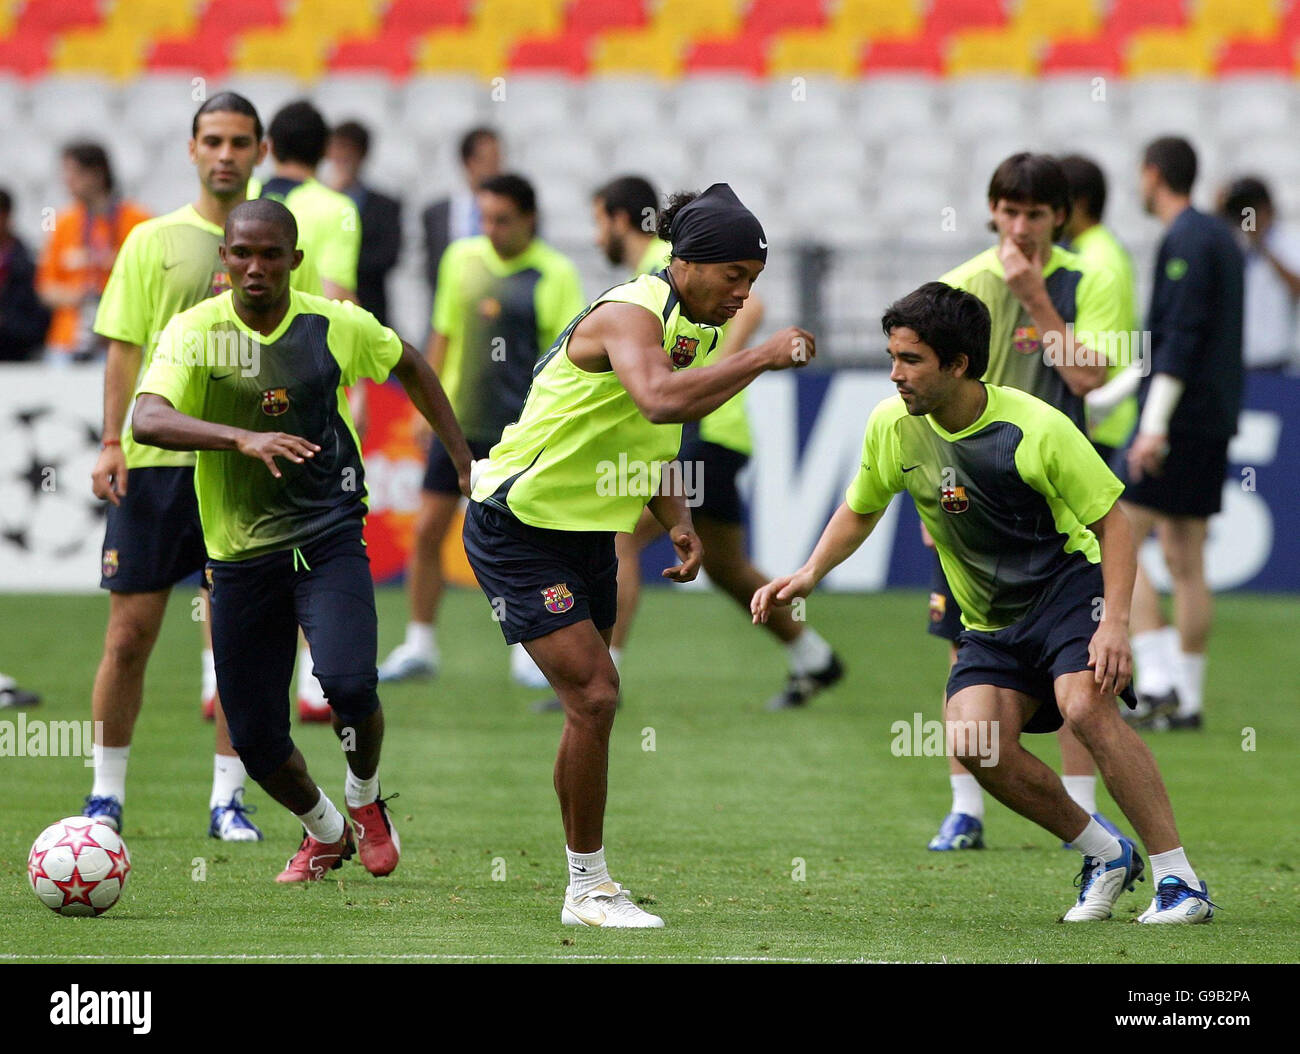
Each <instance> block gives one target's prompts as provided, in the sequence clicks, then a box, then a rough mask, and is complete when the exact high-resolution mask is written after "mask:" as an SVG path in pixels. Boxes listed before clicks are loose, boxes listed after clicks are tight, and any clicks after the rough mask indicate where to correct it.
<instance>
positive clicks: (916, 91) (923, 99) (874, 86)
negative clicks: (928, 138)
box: [850, 76, 940, 143]
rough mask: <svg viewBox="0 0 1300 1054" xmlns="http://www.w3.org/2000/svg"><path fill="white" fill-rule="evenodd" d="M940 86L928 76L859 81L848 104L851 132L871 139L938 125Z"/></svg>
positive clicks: (880, 139)
mask: <svg viewBox="0 0 1300 1054" xmlns="http://www.w3.org/2000/svg"><path fill="white" fill-rule="evenodd" d="M939 96H940V88H939V85H937V84H936V83H935V81H934V78H932V77H912V76H882V77H871V78H869V79H868V80H865V81H863V82H861V84H860V85H859V86H858V87H857V90H856V91H854V92H853V99H852V101H851V103H850V110H851V111H852V117H851V131H852V133H853V134H856V135H858V136H862V137H865V138H866V139H868V140H870V141H871V142H875V143H878V142H883V141H885V140H887V139H889V138H890V137H892V136H894V135H897V134H898V133H900V132H902V133H909V132H915V131H916V130H918V129H926V128H934V127H936V126H937V125H938V124H939Z"/></svg>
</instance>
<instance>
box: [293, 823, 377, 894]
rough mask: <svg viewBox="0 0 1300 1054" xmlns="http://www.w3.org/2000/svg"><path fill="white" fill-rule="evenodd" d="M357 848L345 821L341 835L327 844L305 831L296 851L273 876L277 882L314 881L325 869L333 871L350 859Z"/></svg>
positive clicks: (319, 877)
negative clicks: (282, 868) (281, 869)
mask: <svg viewBox="0 0 1300 1054" xmlns="http://www.w3.org/2000/svg"><path fill="white" fill-rule="evenodd" d="M356 850H357V846H356V843H355V842H354V841H353V840H352V828H350V827H349V826H348V825H347V822H346V821H345V822H344V824H343V837H342V838H340V839H339V840H338V841H337V842H331V843H329V844H328V845H327V844H326V843H324V842H318V841H316V839H315V838H313V837H312V836H311V835H309V834H307V833H306V832H305V831H304V832H303V836H302V844H301V845H300V846H298V851H297V852H296V853H294V854H293V856H291V857H290V858H289V862H288V863H287V864H285V865H284V870H283V871H281V872H280V873H279V874H278V875H276V876H275V880H276V881H277V882H316V881H318V880H319V879H322V878H324V877H325V872H326V871H334V870H337V869H338V868H340V867H342V866H343V861H344V860H351V859H352V854H353V853H355V852H356Z"/></svg>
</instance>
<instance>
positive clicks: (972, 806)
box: [948, 772, 984, 820]
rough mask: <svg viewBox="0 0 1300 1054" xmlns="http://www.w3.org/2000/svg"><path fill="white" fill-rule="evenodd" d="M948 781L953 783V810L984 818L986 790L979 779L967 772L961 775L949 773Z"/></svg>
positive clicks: (976, 817)
mask: <svg viewBox="0 0 1300 1054" xmlns="http://www.w3.org/2000/svg"><path fill="white" fill-rule="evenodd" d="M948 782H949V783H951V784H952V811H953V812H961V813H965V814H966V815H967V816H974V817H975V819H977V820H982V819H984V792H983V791H982V790H981V789H980V785H979V780H977V779H976V778H975V777H974V776H972V775H971V774H970V773H969V772H965V773H962V775H960V776H953V775H951V774H949V776H948Z"/></svg>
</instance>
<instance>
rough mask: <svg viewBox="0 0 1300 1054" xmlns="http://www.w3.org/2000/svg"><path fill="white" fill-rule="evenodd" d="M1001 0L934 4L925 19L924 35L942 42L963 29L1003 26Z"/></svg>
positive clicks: (947, 0)
mask: <svg viewBox="0 0 1300 1054" xmlns="http://www.w3.org/2000/svg"><path fill="white" fill-rule="evenodd" d="M1006 21H1007V16H1006V12H1005V11H1004V10H1003V7H1002V0H944V2H943V3H937V4H934V5H933V6H932V7H931V8H930V10H929V12H928V14H927V15H926V18H925V35H926V36H929V37H934V38H936V39H940V40H942V39H943V38H944V37H947V36H951V35H952V34H953V33H957V32H960V31H961V30H964V29H976V28H983V29H994V28H997V27H1000V26H1005V25H1006Z"/></svg>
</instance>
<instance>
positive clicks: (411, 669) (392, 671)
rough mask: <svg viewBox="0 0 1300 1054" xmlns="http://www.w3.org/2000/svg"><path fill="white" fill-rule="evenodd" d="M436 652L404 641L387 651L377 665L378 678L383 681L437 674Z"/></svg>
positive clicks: (391, 681) (411, 678) (408, 679)
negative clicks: (383, 658) (415, 646)
mask: <svg viewBox="0 0 1300 1054" xmlns="http://www.w3.org/2000/svg"><path fill="white" fill-rule="evenodd" d="M438 658H439V656H438V652H437V649H434V650H433V651H424V650H421V649H418V648H413V647H411V646H410V645H409V644H407V643H406V642H405V641H403V642H402V643H401V644H399V645H398V646H397V647H396V648H394V649H393V650H392V651H390V652H389V653H388V658H386V659H385V660H384V661H383V663H382V664H381V665H380V667H379V679H380V680H381V681H383V682H385V683H393V682H396V681H411V680H415V679H417V678H423V677H436V676H437V675H438Z"/></svg>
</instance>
